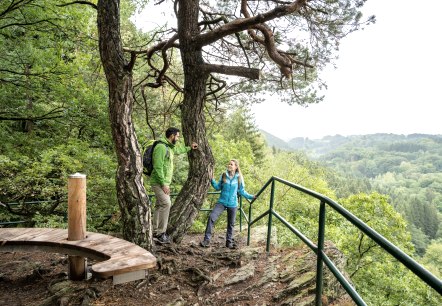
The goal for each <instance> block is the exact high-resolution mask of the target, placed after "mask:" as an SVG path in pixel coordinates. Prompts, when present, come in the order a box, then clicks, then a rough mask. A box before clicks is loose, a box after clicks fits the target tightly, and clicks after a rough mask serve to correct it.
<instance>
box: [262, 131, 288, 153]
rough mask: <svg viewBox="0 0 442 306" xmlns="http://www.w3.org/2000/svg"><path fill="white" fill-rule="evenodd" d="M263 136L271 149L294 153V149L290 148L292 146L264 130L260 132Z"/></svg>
mask: <svg viewBox="0 0 442 306" xmlns="http://www.w3.org/2000/svg"><path fill="white" fill-rule="evenodd" d="M260 132H261V134H262V135H263V136H264V139H265V140H266V142H267V145H268V146H269V147H271V148H276V149H280V150H285V151H293V149H292V148H291V147H290V145H289V144H288V143H287V142H286V141H284V140H282V139H281V138H278V137H276V136H274V135H272V134H270V133H268V132H266V131H264V130H260Z"/></svg>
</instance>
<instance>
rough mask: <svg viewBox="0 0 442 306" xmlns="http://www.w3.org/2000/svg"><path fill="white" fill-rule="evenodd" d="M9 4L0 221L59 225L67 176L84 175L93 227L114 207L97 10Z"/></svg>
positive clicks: (1, 27) (2, 40)
mask: <svg viewBox="0 0 442 306" xmlns="http://www.w3.org/2000/svg"><path fill="white" fill-rule="evenodd" d="M7 4H8V2H7V1H3V2H1V3H0V11H2V12H5V14H4V15H2V16H1V17H0V34H1V35H0V54H1V55H0V57H1V58H2V60H1V61H0V79H1V80H2V82H1V86H0V141H1V142H2V146H1V147H0V173H1V175H0V201H1V202H2V203H4V206H3V207H2V208H1V209H0V219H1V220H26V221H28V223H26V224H27V225H35V226H41V227H47V226H60V227H63V226H65V222H66V211H67V208H66V202H67V198H66V197H67V178H68V175H70V174H73V173H75V172H82V173H85V174H86V175H87V180H88V181H87V199H88V206H87V210H88V217H90V216H94V217H93V218H91V220H90V222H88V227H89V228H95V227H96V226H99V225H100V222H101V221H102V220H103V218H101V216H102V215H103V214H108V213H112V212H114V211H116V210H117V204H116V196H115V179H114V176H115V167H116V163H115V160H114V158H115V157H114V154H113V145H112V141H111V135H110V127H109V123H108V122H109V121H108V116H107V84H106V82H105V78H104V76H103V75H102V73H101V71H100V67H101V65H100V61H99V55H98V50H97V42H96V37H97V35H96V16H95V12H94V11H93V10H92V9H90V7H88V6H82V5H71V6H66V7H59V6H57V5H58V4H59V2H58V1H52V0H35V1H25V2H16V4H17V6H16V7H14V6H11V7H9V9H8V10H6V6H7ZM11 8H17V9H11ZM36 201H37V202H38V203H32V204H29V202H36ZM11 202H14V203H15V202H18V203H19V204H18V205H15V204H14V205H9V206H8V205H7V203H11ZM8 207H9V209H8Z"/></svg>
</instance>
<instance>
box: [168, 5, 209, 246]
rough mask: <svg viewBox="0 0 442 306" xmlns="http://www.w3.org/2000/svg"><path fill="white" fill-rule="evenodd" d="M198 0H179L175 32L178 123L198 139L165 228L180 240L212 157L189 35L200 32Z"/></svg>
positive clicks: (203, 76)
mask: <svg viewBox="0 0 442 306" xmlns="http://www.w3.org/2000/svg"><path fill="white" fill-rule="evenodd" d="M198 8H199V1H186V0H181V1H179V6H178V36H179V41H180V51H181V59H182V61H183V68H184V100H183V103H182V106H181V124H182V128H183V135H184V138H185V140H186V144H187V145H189V144H190V143H191V142H192V141H195V142H196V143H198V146H199V147H198V151H191V153H190V154H189V177H188V179H187V181H186V183H185V184H184V186H183V188H182V190H181V192H180V194H179V195H178V197H177V198H176V200H175V204H174V205H173V206H172V209H171V212H170V220H169V229H168V232H169V234H170V236H171V237H172V238H173V240H174V241H176V242H180V241H181V239H182V238H183V236H184V234H185V233H186V232H187V230H188V229H189V228H190V227H191V226H192V224H193V221H194V220H195V218H196V216H197V215H198V213H199V210H200V208H201V206H202V204H203V201H204V198H205V197H206V195H207V191H208V189H209V186H210V184H209V182H210V179H211V178H212V176H213V166H214V159H213V155H212V150H211V149H210V147H209V143H208V142H207V136H206V120H205V117H204V103H205V101H204V99H205V94H206V81H207V78H208V74H207V73H205V72H204V69H203V68H204V60H203V57H202V53H201V49H200V48H195V46H194V45H193V44H192V38H193V37H195V36H196V35H198V34H199V27H198Z"/></svg>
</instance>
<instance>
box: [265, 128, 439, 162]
mask: <svg viewBox="0 0 442 306" xmlns="http://www.w3.org/2000/svg"><path fill="white" fill-rule="evenodd" d="M261 133H262V134H263V136H264V138H265V139H266V141H267V144H268V145H269V146H270V147H275V148H277V149H281V150H286V151H304V152H306V153H307V154H308V155H309V156H311V157H313V158H318V157H321V156H323V155H326V154H329V153H331V152H334V151H336V150H340V149H343V148H349V147H352V148H355V147H371V148H382V147H385V146H391V145H393V144H396V146H402V147H406V146H408V147H410V146H415V145H416V142H420V141H421V140H423V139H431V140H433V141H435V142H438V143H441V144H442V135H430V134H410V135H398V134H388V133H377V134H368V135H351V136H342V135H334V136H325V137H323V138H321V139H309V138H307V137H305V138H304V137H296V138H293V139H291V140H289V141H288V142H286V141H284V140H282V139H280V138H278V137H276V136H274V135H272V134H270V133H268V132H266V131H263V130H261ZM408 149H411V148H408Z"/></svg>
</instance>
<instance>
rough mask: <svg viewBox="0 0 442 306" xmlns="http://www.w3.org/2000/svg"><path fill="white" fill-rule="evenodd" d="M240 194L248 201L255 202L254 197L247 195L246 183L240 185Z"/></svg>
mask: <svg viewBox="0 0 442 306" xmlns="http://www.w3.org/2000/svg"><path fill="white" fill-rule="evenodd" d="M238 193H239V194H240V195H241V196H243V197H245V198H246V199H248V200H253V198H254V197H255V196H254V195H251V194H249V193H247V191H246V190H245V189H244V182H242V183H239V186H238Z"/></svg>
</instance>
